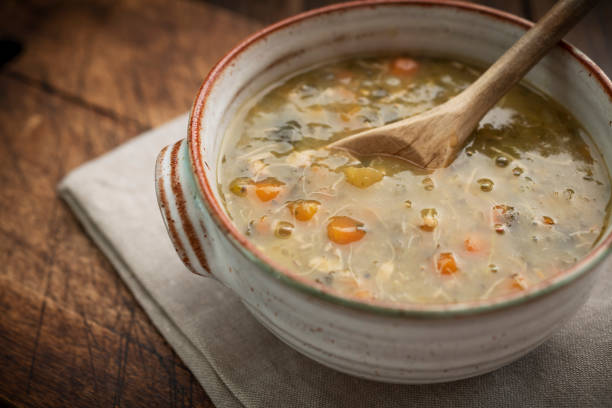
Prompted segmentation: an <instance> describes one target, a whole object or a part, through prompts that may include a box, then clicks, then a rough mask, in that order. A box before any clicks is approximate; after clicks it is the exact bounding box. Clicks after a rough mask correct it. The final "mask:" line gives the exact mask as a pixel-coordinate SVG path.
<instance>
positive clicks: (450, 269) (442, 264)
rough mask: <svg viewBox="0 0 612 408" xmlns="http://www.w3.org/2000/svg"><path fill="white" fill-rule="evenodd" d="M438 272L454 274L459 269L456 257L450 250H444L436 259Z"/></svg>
mask: <svg viewBox="0 0 612 408" xmlns="http://www.w3.org/2000/svg"><path fill="white" fill-rule="evenodd" d="M436 267H437V268H438V272H440V274H442V275H452V274H454V273H456V272H458V271H459V268H458V267H457V262H456V261H455V257H454V256H453V254H452V253H450V252H442V253H441V254H440V255H439V256H438V260H437V261H436Z"/></svg>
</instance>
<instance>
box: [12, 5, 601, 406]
mask: <svg viewBox="0 0 612 408" xmlns="http://www.w3.org/2000/svg"><path fill="white" fill-rule="evenodd" d="M325 3H330V1H325V0H323V1H320V0H314V1H311V0H304V1H300V0H291V1H285V2H283V1H280V0H279V1H257V2H253V1H249V0H232V1H222V0H214V1H209V2H197V1H188V0H178V1H168V2H164V1H162V0H130V1H128V0H125V1H111V0H93V1H86V2H85V1H79V0H72V1H71V0H31V1H28V2H25V1H20V0H5V1H3V2H0V41H1V43H0V51H1V54H2V61H1V63H2V64H3V65H2V67H1V68H0V138H1V143H0V188H1V195H0V220H1V221H0V265H1V267H0V403H2V404H3V405H9V406H37V407H50V406H75V407H84V406H137V407H157V406H160V407H162V406H190V407H191V406H196V407H202V406H203V407H210V406H212V403H211V402H210V400H209V398H208V397H207V395H206V393H205V392H204V390H203V389H202V388H201V386H200V385H199V384H198V382H197V381H196V380H195V378H194V377H193V376H192V374H191V373H190V372H189V370H188V369H187V368H186V367H185V365H184V364H183V363H182V362H181V360H180V359H179V358H178V357H177V356H176V354H175V353H174V352H173V351H172V349H171V348H170V347H169V346H168V344H167V343H166V342H165V341H164V339H163V338H162V337H161V336H160V334H159V333H158V332H157V330H156V329H155V328H154V327H153V326H152V324H151V322H150V321H149V319H148V318H147V316H146V315H145V314H144V312H143V311H142V309H141V308H140V307H139V306H138V304H137V303H136V301H135V299H134V297H133V296H132V295H131V293H130V292H129V291H128V290H127V288H126V287H125V285H124V284H123V283H122V282H121V280H120V279H119V278H118V276H117V274H116V273H115V271H114V270H113V269H112V267H111V266H110V264H109V262H108V261H107V260H106V259H105V258H104V256H102V254H101V253H100V251H99V250H98V249H97V248H96V247H95V246H94V245H93V243H92V241H91V240H90V239H89V238H88V237H87V236H86V235H85V234H84V232H83V229H82V228H81V227H80V226H79V224H78V223H77V221H76V220H75V218H74V217H73V216H72V214H71V213H70V212H69V210H68V208H67V207H66V206H65V205H64V204H63V203H62V202H61V201H60V200H59V199H58V198H57V194H56V191H55V187H56V184H57V182H58V181H59V180H60V179H61V178H62V177H63V176H64V175H65V174H66V173H67V172H68V171H70V170H71V169H73V168H75V167H77V166H78V165H80V164H82V163H84V162H86V161H88V160H90V159H92V158H94V157H96V156H98V155H100V154H102V153H104V152H106V151H108V150H110V149H112V148H113V147H115V146H117V145H119V144H120V143H122V142H124V141H126V140H128V139H129V138H131V137H133V136H135V135H137V134H138V133H140V132H142V131H144V130H146V129H149V128H151V127H154V126H157V125H159V124H161V123H163V122H165V121H167V120H169V119H171V118H172V117H174V116H176V115H178V114H180V113H182V112H185V111H186V110H187V109H188V108H189V106H190V103H191V101H192V98H193V97H194V94H195V91H196V90H197V87H198V86H199V84H200V82H201V80H202V78H203V77H204V75H205V74H206V72H207V71H208V70H209V69H210V68H211V66H212V64H213V63H214V62H215V61H216V60H217V59H218V58H219V57H220V56H221V55H223V53H224V52H225V51H227V50H228V49H229V48H230V47H231V46H232V45H233V44H235V43H236V42H237V41H239V40H240V39H241V38H243V37H244V36H245V35H247V34H248V33H250V32H253V31H254V30H256V29H257V28H259V27H261V26H262V25H263V24H265V23H269V22H272V21H274V20H277V19H279V18H282V17H285V16H287V15H290V14H293V13H296V12H299V11H301V10H303V9H308V8H312V7H316V6H320V5H324V4H325ZM483 3H486V4H489V5H492V6H494V7H498V8H502V9H505V10H508V11H511V12H513V13H516V14H520V15H524V16H527V17H528V18H532V19H534V18H537V17H539V16H541V15H542V13H543V12H544V11H545V10H546V9H547V8H548V7H550V5H551V4H552V3H553V1H552V0H514V1H502V0H497V1H483ZM611 3H612V2H607V1H605V2H601V4H600V5H599V6H598V9H597V10H596V11H595V12H593V13H591V14H590V15H589V16H588V17H587V18H586V20H585V21H583V22H582V23H581V24H580V26H579V27H578V28H576V29H575V30H574V31H573V32H572V34H571V35H570V36H569V39H570V40H571V41H573V42H574V43H575V44H576V45H578V46H579V47H580V48H582V49H583V50H584V51H586V53H587V54H588V55H590V56H591V58H593V59H594V60H595V61H596V62H597V63H598V64H599V65H600V66H601V67H602V68H604V70H605V71H607V72H608V73H611V72H612V28H611V24H609V22H610V21H612V4H611Z"/></svg>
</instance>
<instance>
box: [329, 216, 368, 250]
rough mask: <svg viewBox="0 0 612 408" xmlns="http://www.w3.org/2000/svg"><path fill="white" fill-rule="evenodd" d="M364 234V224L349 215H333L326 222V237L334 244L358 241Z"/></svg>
mask: <svg viewBox="0 0 612 408" xmlns="http://www.w3.org/2000/svg"><path fill="white" fill-rule="evenodd" d="M365 234H366V231H365V229H364V224H363V223H362V222H359V221H357V220H354V219H352V218H351V217H346V216H338V217H333V218H332V219H331V221H330V223H329V224H327V237H328V238H329V239H330V240H331V241H332V242H335V243H336V244H341V245H345V244H350V243H351V242H355V241H359V240H360V239H362V238H363V237H364V236H365Z"/></svg>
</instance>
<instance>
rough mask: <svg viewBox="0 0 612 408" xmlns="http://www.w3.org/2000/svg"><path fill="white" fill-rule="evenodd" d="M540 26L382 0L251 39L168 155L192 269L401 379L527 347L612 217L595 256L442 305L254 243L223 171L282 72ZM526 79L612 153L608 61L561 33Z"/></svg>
mask: <svg viewBox="0 0 612 408" xmlns="http://www.w3.org/2000/svg"><path fill="white" fill-rule="evenodd" d="M528 26H529V24H528V23H527V22H525V21H524V20H521V19H519V18H517V17H514V16H511V15H509V14H505V13H502V12H498V11H494V10H492V9H488V8H484V7H481V6H475V5H471V4H465V3H458V2H452V1H437V2H436V1H434V2H427V1H382V2H374V3H367V4H365V3H346V4H342V5H336V6H331V7H328V8H324V9H319V10H315V11H312V12H308V13H305V14H302V15H299V16H296V17H293V18H291V19H289V20H285V21H283V22H280V23H278V24H275V25H273V26H271V27H268V28H266V29H264V30H262V31H260V32H258V33H256V34H255V35H253V36H252V37H250V38H248V39H246V40H245V41H244V42H243V43H242V44H240V45H238V46H237V47H236V48H234V49H233V50H232V51H231V52H230V53H229V54H227V55H226V56H225V57H224V58H223V59H222V60H221V61H220V62H219V63H218V64H217V65H216V66H215V68H213V70H212V71H211V73H210V74H209V75H208V77H207V79H206V81H205V82H204V84H203V86H202V88H201V89H200V91H199V93H198V95H197V99H196V102H195V104H194V108H193V111H192V116H191V118H190V127H189V135H188V138H187V139H184V140H181V141H179V142H177V143H176V144H174V145H172V146H169V147H167V148H165V149H164V150H163V151H162V152H161V153H160V155H159V158H158V163H157V170H156V176H157V177H156V189H157V194H158V200H159V203H160V208H161V211H162V216H163V218H164V221H165V222H166V226H167V227H168V232H169V235H170V237H171V239H172V241H173V243H174V245H175V247H176V250H177V253H178V254H179V256H180V257H181V259H182V260H183V261H184V262H185V264H186V265H187V267H188V268H189V269H190V270H191V271H192V272H194V273H198V274H201V275H204V276H213V277H214V278H216V279H218V280H219V281H221V282H222V283H223V284H225V285H227V286H228V287H230V288H231V289H232V290H233V291H234V292H235V293H236V294H237V295H238V296H240V297H241V299H242V300H243V302H244V304H245V305H246V307H247V308H248V309H249V310H250V311H251V312H252V314H253V315H254V316H255V317H256V318H257V319H258V320H259V321H260V322H261V323H262V324H263V325H264V326H266V327H267V328H268V329H270V331H272V332H273V333H274V334H276V335H277V336H278V337H279V338H280V339H281V340H283V341H284V342H286V343H287V344H289V345H290V346H291V347H293V348H295V349H296V350H298V351H300V352H301V353H303V354H305V355H307V356H309V357H311V358H312V359H314V360H317V361H319V362H321V363H323V364H325V365H327V366H330V367H333V368H335V369H337V370H340V371H344V372H346V373H349V374H353V375H356V376H360V377H364V378H370V379H374V380H379V381H387V382H396V383H429V382H441V381H450V380H455V379H459V378H465V377H469V376H473V375H477V374H481V373H484V372H487V371H491V370H493V369H496V368H498V367H501V366H503V365H505V364H507V363H509V362H511V361H513V360H515V359H517V358H519V357H521V356H523V355H524V354H526V353H527V352H528V351H530V350H532V349H533V348H534V347H536V346H537V345H538V344H540V343H541V342H543V341H544V340H545V339H546V338H547V337H548V336H549V335H550V334H551V333H552V332H553V331H554V330H555V329H556V328H557V327H558V326H559V325H560V324H562V323H563V321H565V320H566V319H567V318H568V317H570V316H571V315H572V314H573V313H574V312H575V311H576V310H577V309H578V308H579V307H580V305H582V304H583V303H584V302H585V301H586V299H587V296H588V292H589V290H590V288H591V287H592V285H593V283H594V280H595V279H596V276H597V275H598V273H597V271H598V268H597V267H596V266H597V264H598V263H599V262H600V261H601V260H602V259H603V258H604V257H605V256H606V255H607V253H608V250H609V248H610V241H611V240H612V237H611V236H610V228H609V227H608V230H607V231H606V232H605V234H604V237H603V238H602V241H601V243H600V244H599V245H598V246H597V247H596V248H594V249H593V250H592V252H591V253H590V254H589V255H588V256H587V257H586V258H585V259H584V260H582V261H581V262H579V263H578V264H577V265H576V266H575V267H573V268H572V269H571V270H568V271H564V272H563V273H561V274H559V275H558V276H555V277H553V278H551V279H549V280H547V281H545V282H542V283H541V284H538V285H536V286H535V287H533V288H530V289H529V290H528V291H527V293H526V294H525V295H523V296H520V297H519V296H514V297H508V298H503V299H498V300H492V301H478V302H470V303H462V304H442V305H412V306H405V305H404V306H399V305H392V304H391V305H389V304H380V303H377V302H375V301H372V302H363V303H358V302H355V301H350V300H345V299H342V298H340V297H337V296H336V295H334V294H333V293H331V292H329V290H328V289H325V288H322V287H318V286H316V285H311V284H309V283H308V282H306V281H305V280H303V279H301V278H299V277H298V276H295V275H293V274H292V272H290V271H284V270H281V269H280V268H277V267H275V266H274V263H273V261H272V260H270V259H267V257H266V255H265V254H264V253H262V252H261V251H259V250H257V249H256V248H255V247H254V246H253V245H252V244H250V243H249V242H248V241H247V240H246V237H245V236H244V235H243V234H242V233H241V232H240V231H237V230H236V228H235V227H233V225H232V224H231V220H230V219H229V217H228V216H227V214H226V213H225V209H224V208H223V206H222V204H221V200H220V197H219V193H218V190H217V174H216V172H217V163H218V161H219V154H220V150H221V146H222V139H223V135H224V133H225V130H226V128H227V126H228V124H229V122H230V121H231V119H232V116H233V114H234V113H235V112H236V110H237V109H238V108H239V107H240V105H241V104H242V103H243V102H244V101H246V100H248V98H249V97H250V96H252V95H253V94H254V93H255V92H257V91H259V90H260V89H262V88H263V87H265V86H266V85H268V84H270V83H271V82H273V81H274V80H276V79H278V78H280V77H283V76H285V75H288V74H290V73H293V72H296V71H298V70H301V69H304V68H306V67H309V66H312V65H314V64H317V63H320V62H324V61H329V60H333V59H338V58H342V57H346V56H350V55H355V54H376V53H408V54H413V55H429V56H439V57H450V58H456V59H458V60H461V61H466V62H470V61H473V62H476V63H477V64H480V65H487V64H490V63H492V62H493V61H495V60H496V59H497V58H498V57H499V56H500V55H501V54H502V53H503V52H504V51H505V50H506V49H507V48H509V47H510V46H511V45H512V44H513V43H514V42H515V41H516V40H517V39H518V38H519V37H520V35H521V34H522V33H523V32H524V31H525V29H526V28H527V27H528ZM526 80H527V81H528V82H530V83H531V84H533V85H534V86H535V87H537V88H538V89H540V90H542V91H543V92H545V93H546V94H548V95H550V96H552V97H553V98H554V99H555V100H557V101H558V102H560V103H561V104H563V105H564V106H565V107H566V108H568V109H569V110H570V111H571V112H572V113H573V114H574V115H575V116H576V117H577V118H578V119H579V120H580V121H581V122H582V123H583V125H584V126H585V128H586V129H587V130H588V131H589V133H590V134H591V135H592V136H593V138H594V139H595V142H596V143H597V145H598V146H599V148H600V150H601V151H602V153H603V155H604V157H605V159H606V162H607V163H611V162H612V130H611V123H610V119H611V118H610V115H611V114H610V113H611V112H612V102H611V92H612V86H611V84H610V81H609V80H608V79H607V78H606V77H605V75H604V74H603V73H602V72H601V71H600V70H599V68H597V67H596V66H595V65H594V64H593V63H592V62H590V61H589V60H588V59H587V58H586V57H584V56H583V55H582V54H581V53H580V52H579V51H578V50H576V49H574V48H573V47H571V46H569V45H567V44H561V45H559V46H557V47H556V48H555V49H554V50H553V51H552V52H551V53H550V54H549V55H548V56H547V57H545V58H544V59H543V60H542V61H541V62H540V63H539V64H538V65H537V66H536V67H535V68H534V69H532V70H531V71H530V73H529V74H528V75H527V77H526Z"/></svg>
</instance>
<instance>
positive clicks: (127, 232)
mask: <svg viewBox="0 0 612 408" xmlns="http://www.w3.org/2000/svg"><path fill="white" fill-rule="evenodd" d="M186 134H187V115H182V116H180V117H178V118H176V119H175V120H173V121H171V122H168V123H167V124H165V125H162V126H160V127H158V128H156V129H153V130H151V131H148V132H146V133H144V134H142V135H140V136H138V137H136V138H134V139H132V140H131V141H129V142H128V143H125V144H124V145H122V146H120V147H118V148H116V149H115V150H113V151H111V152H109V153H107V154H105V155H104V156H102V157H100V158H98V159H96V160H93V161H91V162H89V163H86V164H84V165H82V166H81V167H79V168H77V169H76V170H73V171H72V172H71V173H70V174H68V175H67V176H66V177H65V178H64V180H62V182H61V183H60V185H59V194H60V196H61V197H62V198H63V199H64V200H65V201H66V203H67V204H68V205H69V206H70V208H71V209H72V211H73V212H74V214H75V215H76V216H77V218H78V219H79V221H80V222H81V223H82V224H83V226H84V228H85V230H86V231H87V233H88V234H89V235H91V237H92V239H93V240H94V242H95V243H96V244H97V245H98V246H99V247H100V249H101V250H102V252H104V254H105V255H106V256H107V257H108V258H109V260H110V261H111V263H112V264H113V266H114V267H115V268H116V269H117V272H118V273H119V275H120V276H121V278H122V279H123V281H124V282H125V283H126V284H127V286H128V287H129V288H130V290H131V291H132V292H133V293H134V295H135V297H136V299H138V301H139V302H140V304H141V305H142V307H143V309H144V310H145V311H146V313H147V314H148V315H149V317H150V318H151V320H152V322H153V324H154V325H155V326H156V327H157V328H158V329H159V331H160V332H161V333H162V335H163V336H164V337H165V338H166V340H167V341H168V342H169V343H170V344H171V345H172V347H173V348H174V349H175V350H176V352H177V354H178V355H179V356H180V357H181V359H182V360H183V361H184V362H185V364H186V365H187V366H188V367H189V368H190V369H191V371H192V372H193V374H194V375H195V377H196V378H197V379H198V380H199V382H200V383H201V384H202V386H203V387H204V389H205V391H206V393H207V394H208V395H209V396H210V398H211V399H212V401H213V402H214V404H215V405H216V406H218V407H232V408H233V407H242V406H245V407H266V408H267V407H351V408H356V407H406V406H413V405H417V406H434V407H446V406H448V407H473V406H521V407H524V406H550V407H563V406H568V407H570V406H571V407H574V406H581V407H584V406H601V407H611V406H612V279H611V276H610V273H609V270H610V266H611V265H612V264H611V262H612V261H610V260H608V261H606V262H605V263H604V265H603V268H604V269H605V271H604V272H603V273H602V274H601V276H600V279H599V281H598V282H599V283H598V285H596V287H595V289H594V291H593V293H592V295H591V297H590V299H589V300H588V302H587V304H586V305H585V306H584V307H583V308H582V309H581V310H580V311H579V312H578V314H577V315H576V316H574V317H573V318H572V319H571V320H570V321H569V322H567V324H566V325H565V326H564V327H563V328H562V329H560V330H559V331H557V332H556V333H555V334H554V335H553V336H552V338H551V339H549V340H548V341H546V342H545V343H544V344H543V345H541V346H540V347H538V348H537V349H536V350H535V351H533V352H531V353H530V354H528V355H527V356H525V357H523V358H522V359H520V360H519V361H517V362H515V363H513V364H511V365H509V366H507V367H504V368H502V369H499V370H497V371H495V372H492V373H489V374H485V375H482V376H479V377H475V378H470V379H467V380H461V381H455V382H452V383H445V384H433V385H393V384H384V383H377V382H373V381H367V380H362V379H358V378H354V377H351V376H349V375H345V374H342V373H339V372H336V371H334V370H331V369H329V368H327V367H324V366H322V365H320V364H318V363H316V362H313V361H311V360H309V359H308V358H306V357H304V356H302V355H301V354H299V353H297V352H296V351H294V350H293V349H291V348H289V347H288V346H286V345H285V344H284V343H282V342H281V341H279V340H278V339H276V338H275V337H274V336H273V335H272V334H270V333H269V332H268V331H267V330H266V329H265V328H263V327H262V326H261V325H260V324H259V323H258V322H256V321H255V320H254V318H253V317H251V315H250V314H249V313H248V311H247V310H246V308H245V307H244V306H243V305H242V303H241V301H240V300H239V299H238V297H237V296H235V295H234V294H233V293H231V291H229V290H228V289H227V288H225V287H223V286H222V285H221V284H219V283H217V282H216V281H215V280H213V279H209V278H203V277H199V276H196V275H193V274H191V273H190V272H188V271H187V269H186V268H185V267H184V266H183V264H182V263H181V261H180V260H179V258H178V256H177V255H176V253H175V252H174V249H173V247H172V244H171V243H170V239H169V238H168V235H167V234H166V230H165V227H164V225H163V222H162V219H161V216H160V213H159V209H158V207H157V201H156V198H155V188H154V166H155V159H156V156H157V153H158V152H159V150H161V148H162V147H164V146H166V145H168V144H170V143H173V142H175V141H177V140H179V139H181V138H183V137H185V135H186Z"/></svg>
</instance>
